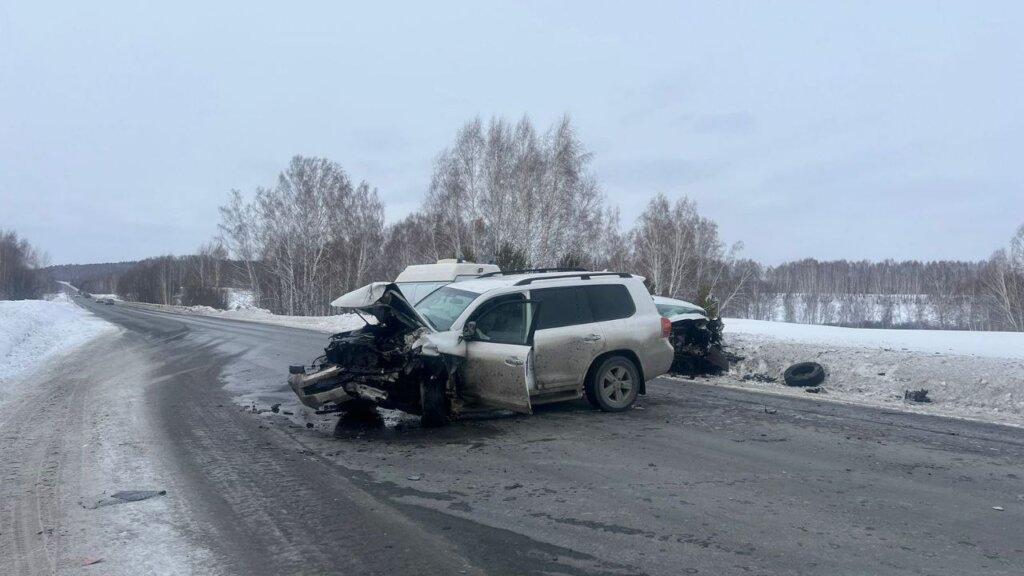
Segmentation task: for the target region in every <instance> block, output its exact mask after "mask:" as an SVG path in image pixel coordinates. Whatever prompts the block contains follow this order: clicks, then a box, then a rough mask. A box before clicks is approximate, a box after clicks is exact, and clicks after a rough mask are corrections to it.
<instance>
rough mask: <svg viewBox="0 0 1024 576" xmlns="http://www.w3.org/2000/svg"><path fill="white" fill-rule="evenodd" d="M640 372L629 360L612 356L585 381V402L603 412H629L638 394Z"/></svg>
mask: <svg viewBox="0 0 1024 576" xmlns="http://www.w3.org/2000/svg"><path fill="white" fill-rule="evenodd" d="M641 384H642V383H641V382H640V371H639V370H637V368H636V366H634V365H633V362H632V361H630V359H629V358H626V357H624V356H612V357H610V358H606V359H605V360H604V361H602V362H601V364H599V365H598V367H597V370H594V373H593V374H592V375H591V377H590V380H588V381H587V387H586V394H587V400H589V401H590V403H591V404H593V405H595V406H597V407H598V408H600V409H601V410H603V411H605V412H622V411H624V410H629V409H630V407H632V406H633V403H634V402H636V396H637V394H638V393H639V392H640V385H641Z"/></svg>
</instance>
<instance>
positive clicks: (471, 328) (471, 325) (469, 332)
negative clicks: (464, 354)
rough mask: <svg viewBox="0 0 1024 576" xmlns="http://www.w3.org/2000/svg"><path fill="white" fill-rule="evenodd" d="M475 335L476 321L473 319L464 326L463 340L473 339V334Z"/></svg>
mask: <svg viewBox="0 0 1024 576" xmlns="http://www.w3.org/2000/svg"><path fill="white" fill-rule="evenodd" d="M475 335H476V322H473V321H472V320H471V321H469V322H466V325H465V326H463V327H462V339H463V340H472V339H473V336H475Z"/></svg>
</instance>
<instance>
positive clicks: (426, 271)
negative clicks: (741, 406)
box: [395, 258, 501, 305]
mask: <svg viewBox="0 0 1024 576" xmlns="http://www.w3.org/2000/svg"><path fill="white" fill-rule="evenodd" d="M494 272H501V268H498V267H497V266H496V265H494V264H476V263H473V262H464V261H462V260H456V259H454V258H449V259H445V260H438V261H437V263H436V264H414V265H412V266H406V268H405V270H403V271H402V273H401V274H399V275H398V278H395V284H397V285H398V288H399V289H400V290H401V291H402V295H403V296H405V298H406V300H408V301H409V303H410V304H413V305H415V304H417V303H418V302H419V301H420V300H423V299H424V298H425V297H426V296H427V295H428V294H430V293H431V292H433V291H434V290H437V289H438V288H440V287H441V286H447V285H448V284H451V283H452V282H461V281H463V280H469V279H472V278H477V277H480V276H482V275H484V274H490V273H494Z"/></svg>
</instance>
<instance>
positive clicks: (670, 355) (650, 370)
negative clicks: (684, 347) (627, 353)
mask: <svg viewBox="0 0 1024 576" xmlns="http://www.w3.org/2000/svg"><path fill="white" fill-rule="evenodd" d="M675 353H676V352H675V348H673V347H672V343H671V342H669V340H668V338H659V339H658V341H657V342H656V343H655V344H653V345H652V346H650V347H649V348H647V349H646V350H644V354H643V355H642V356H641V357H640V361H641V362H642V363H643V365H644V379H645V380H652V379H654V378H657V377H658V376H661V375H662V374H665V373H666V372H668V371H669V370H671V369H672V360H673V359H674V358H675Z"/></svg>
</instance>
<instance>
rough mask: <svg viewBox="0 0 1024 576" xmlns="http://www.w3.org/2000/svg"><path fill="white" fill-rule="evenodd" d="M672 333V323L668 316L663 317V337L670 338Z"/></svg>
mask: <svg viewBox="0 0 1024 576" xmlns="http://www.w3.org/2000/svg"><path fill="white" fill-rule="evenodd" d="M671 334H672V323H671V322H669V320H668V318H665V317H664V316H662V317H661V337H662V338H668V337H669V336H670V335H671Z"/></svg>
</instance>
